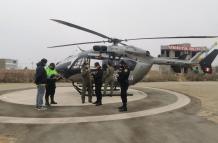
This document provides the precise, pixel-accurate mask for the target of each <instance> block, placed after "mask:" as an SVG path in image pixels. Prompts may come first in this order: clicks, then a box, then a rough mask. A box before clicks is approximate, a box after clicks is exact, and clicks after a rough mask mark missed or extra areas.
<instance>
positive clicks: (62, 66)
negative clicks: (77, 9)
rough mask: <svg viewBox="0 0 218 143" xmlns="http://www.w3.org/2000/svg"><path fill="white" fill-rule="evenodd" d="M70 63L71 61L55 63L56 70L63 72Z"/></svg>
mask: <svg viewBox="0 0 218 143" xmlns="http://www.w3.org/2000/svg"><path fill="white" fill-rule="evenodd" d="M70 65H71V62H66V63H57V64H56V70H57V71H58V72H59V73H64V72H65V71H66V70H68V67H69V66H70Z"/></svg>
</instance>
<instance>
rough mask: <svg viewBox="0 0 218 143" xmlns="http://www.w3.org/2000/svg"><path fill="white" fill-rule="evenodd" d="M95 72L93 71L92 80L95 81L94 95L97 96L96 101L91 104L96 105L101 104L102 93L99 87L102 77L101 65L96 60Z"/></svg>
mask: <svg viewBox="0 0 218 143" xmlns="http://www.w3.org/2000/svg"><path fill="white" fill-rule="evenodd" d="M95 67H96V72H95V73H93V74H92V75H93V77H94V81H95V95H96V98H97V101H96V102H94V103H93V104H96V106H100V105H102V94H101V87H102V77H103V71H102V69H101V66H100V64H99V63H98V62H96V63H95Z"/></svg>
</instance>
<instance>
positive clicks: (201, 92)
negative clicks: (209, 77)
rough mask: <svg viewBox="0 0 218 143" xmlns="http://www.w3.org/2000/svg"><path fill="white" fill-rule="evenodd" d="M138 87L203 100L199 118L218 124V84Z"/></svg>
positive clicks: (168, 83)
mask: <svg viewBox="0 0 218 143" xmlns="http://www.w3.org/2000/svg"><path fill="white" fill-rule="evenodd" d="M136 86H142V87H155V88H163V89H169V90H173V91H177V92H181V93H184V94H186V95H189V96H192V97H195V98H198V99H200V100H201V110H200V112H199V113H198V115H199V116H202V117H205V118H207V119H208V120H211V121H214V122H216V123H218V82H147V83H138V84H137V85H136Z"/></svg>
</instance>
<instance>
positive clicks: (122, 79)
mask: <svg viewBox="0 0 218 143" xmlns="http://www.w3.org/2000/svg"><path fill="white" fill-rule="evenodd" d="M129 73H130V70H129V67H128V65H127V64H126V63H125V62H124V61H121V62H120V69H119V71H118V79H117V80H118V82H119V84H120V88H121V94H120V96H121V99H122V103H123V105H122V106H121V107H119V111H120V112H124V111H127V90H128V87H129V81H128V78H129Z"/></svg>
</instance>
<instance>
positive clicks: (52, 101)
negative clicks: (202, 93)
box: [50, 95, 58, 104]
mask: <svg viewBox="0 0 218 143" xmlns="http://www.w3.org/2000/svg"><path fill="white" fill-rule="evenodd" d="M50 97H51V104H58V103H57V102H55V101H54V95H51V96H50Z"/></svg>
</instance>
